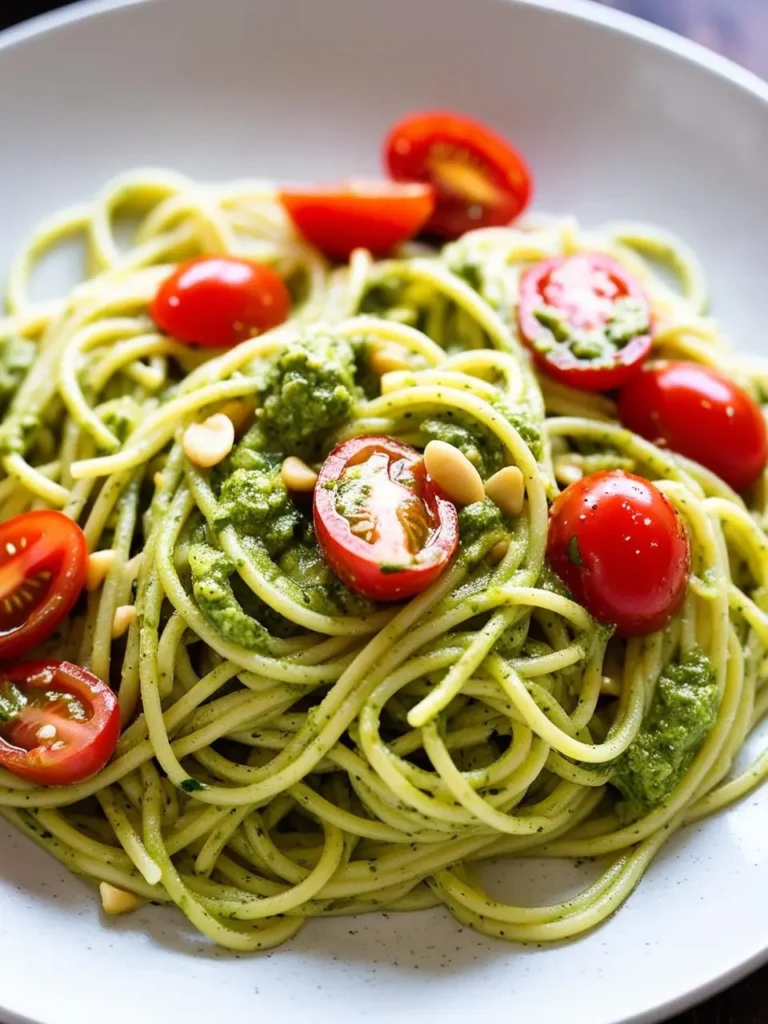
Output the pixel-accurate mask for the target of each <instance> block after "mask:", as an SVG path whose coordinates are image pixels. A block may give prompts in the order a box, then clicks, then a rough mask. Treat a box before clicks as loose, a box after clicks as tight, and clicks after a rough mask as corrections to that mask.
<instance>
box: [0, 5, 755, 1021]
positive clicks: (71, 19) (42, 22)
mask: <svg viewBox="0 0 768 1024" xmlns="http://www.w3.org/2000/svg"><path fill="white" fill-rule="evenodd" d="M164 2H165V0H76V2H75V3H70V4H69V5H68V6H67V7H64V8H60V9H58V10H54V11H49V12H47V13H45V14H39V15H37V16H34V17H32V18H29V19H27V20H25V21H23V22H21V23H20V24H18V25H14V26H11V27H9V28H6V29H4V30H2V31H0V60H2V55H3V53H5V52H6V51H8V50H11V49H13V48H15V47H16V46H19V45H23V44H24V43H26V42H28V41H30V40H33V39H35V38H37V37H40V36H44V35H47V34H49V33H55V32H57V31H59V30H60V29H62V28H64V27H65V26H68V25H75V24H77V23H79V22H81V21H87V20H88V19H90V18H93V17H98V16H100V15H102V14H108V13H109V12H112V11H116V10H120V9H127V8H130V7H139V6H141V5H149V4H161V3H164ZM357 2H363V0H357ZM368 2H379V0H368ZM432 2H434V3H439V2H440V0H432ZM443 2H453V3H471V2H472V0H443ZM492 2H495V3H506V4H510V5H512V6H518V7H529V8H535V9H539V10H542V11H549V12H552V13H554V14H558V15H561V16H564V17H567V18H571V19H573V20H574V21H580V22H586V23H588V24H592V25H597V26H600V27H602V28H606V29H608V30H609V31H611V32H614V33H615V34H617V35H622V36H625V37H630V38H633V39H639V40H640V41H641V42H643V43H645V44H646V45H647V46H649V47H651V48H654V49H660V50H663V51H665V52H666V53H669V54H671V55H673V56H676V57H678V58H680V59H682V60H684V61H686V62H688V63H691V64H695V65H698V66H699V67H700V68H702V69H703V70H705V71H706V72H708V73H710V74H711V75H714V76H715V77H717V78H719V79H721V80H723V81H725V82H728V83H729V84H731V85H734V86H736V87H737V88H739V89H740V90H741V91H742V92H744V93H747V94H748V95H750V96H752V97H754V98H755V99H756V100H758V101H761V102H762V104H764V105H765V108H766V118H768V81H766V80H765V79H763V78H762V77H761V76H760V75H758V74H756V73H755V72H753V71H750V70H748V69H747V68H745V67H743V66H741V65H740V64H738V63H736V62H735V61H734V60H731V59H730V58H728V57H725V56H722V55H721V54H718V53H715V52H714V51H713V50H710V49H709V48H708V47H706V46H704V45H703V44H701V43H698V42H695V41H694V40H691V39H687V38H686V37H685V36H681V35H678V34H677V33H676V32H673V31H671V30H670V29H667V28H664V27H662V26H660V25H655V24H653V23H651V22H648V21H644V20H643V19H642V18H640V17H637V16H635V15H633V14H629V13H627V12H625V11H620V10H617V9H615V8H613V7H605V6H603V5H602V4H598V3H595V2H593V0H492ZM767 962H768V939H767V940H766V944H765V946H764V947H763V948H762V949H759V950H758V951H757V952H755V953H754V954H753V955H752V956H750V957H748V958H747V959H746V960H742V961H739V962H737V963H734V964H731V965H730V966H728V967H726V968H724V970H722V971H721V972H719V973H718V974H716V975H714V976H713V977H712V978H710V979H709V980H708V981H707V982H704V983H702V984H700V985H698V986H697V987H696V988H694V989H690V990H689V991H687V992H684V993H682V994H680V995H679V996H674V997H672V998H670V999H666V1000H664V1001H662V1002H660V1003H657V1004H656V1005H654V1006H652V1007H649V1008H648V1009H646V1010H642V1011H641V1012H640V1013H638V1014H634V1015H632V1016H631V1017H625V1018H622V1020H621V1021H617V1022H616V1024H654V1022H658V1021H662V1020H666V1019H668V1018H669V1017H670V1016H672V1015H673V1014H674V1015H676V1014H679V1013H682V1012H684V1011H685V1010H687V1009H689V1008H691V1007H693V1006H696V1005H698V1004H700V1003H701V1002H704V1001H705V1000H707V999H709V998H711V997H712V996H714V995H717V994H718V993H719V992H722V991H723V990H725V989H726V988H729V987H730V986H732V985H734V984H736V983H738V982H739V981H741V980H743V979H744V978H745V977H747V976H748V975H750V974H752V973H753V972H755V971H757V970H758V969H759V968H760V967H762V966H764V965H765V964H766V963H767ZM0 1021H2V1024H39V1022H37V1021H35V1020H34V1019H33V1018H31V1017H27V1016H25V1015H21V1014H18V1013H17V1012H16V1011H14V1010H11V1009H10V1008H8V1007H5V1006H3V1005H2V1003H0Z"/></svg>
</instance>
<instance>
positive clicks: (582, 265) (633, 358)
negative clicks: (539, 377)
mask: <svg viewBox="0 0 768 1024" xmlns="http://www.w3.org/2000/svg"><path fill="white" fill-rule="evenodd" d="M518 323H519V327H520V334H521V336H522V338H523V341H524V342H525V343H526V344H527V345H528V347H529V348H530V349H531V351H532V352H533V355H534V359H535V360H536V362H537V364H538V365H539V366H540V367H541V369H542V370H543V371H544V372H545V373H547V374H548V375H549V376H551V377H554V378H555V379H557V380H560V381H562V382H563V383H564V384H568V385H569V386H570V387H573V388H579V389H581V390H583V391H611V390H613V389H614V388H618V387H621V385H622V384H624V383H625V382H626V381H627V380H629V379H630V378H631V377H632V376H633V375H634V374H635V373H637V371H638V370H639V368H640V365H641V364H642V362H643V360H644V359H645V358H646V357H647V355H648V353H649V352H650V349H651V342H652V321H651V308H650V303H649V301H648V296H647V295H646V294H645V292H644V291H643V289H642V287H641V286H640V284H639V283H638V282H637V281H636V280H635V279H634V278H633V277H632V275H631V274H629V273H628V271H627V270H625V269H624V267H623V266H622V265H621V264H620V263H619V262H618V261H617V260H614V259H612V258H611V257H610V256H606V255H605V254H604V253H577V254H576V255H573V256H556V257H554V258H553V259H549V260H544V261H543V262H541V263H536V264H535V265H534V266H532V267H530V268H529V269H528V270H526V271H525V272H524V273H523V275H522V278H521V280H520V305H519V309H518Z"/></svg>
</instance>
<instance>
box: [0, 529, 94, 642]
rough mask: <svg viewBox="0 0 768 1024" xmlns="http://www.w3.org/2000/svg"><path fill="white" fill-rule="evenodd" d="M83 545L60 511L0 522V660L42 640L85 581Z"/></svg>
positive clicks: (82, 538) (85, 549)
mask: <svg viewBox="0 0 768 1024" xmlns="http://www.w3.org/2000/svg"><path fill="white" fill-rule="evenodd" d="M87 561H88V546H87V544H86V541H85V536H84V534H83V531H82V530H81V529H80V527H79V526H78V525H77V524H76V523H74V522H72V520H71V519H69V518H68V517H67V516H65V515H64V514H63V513H62V512H55V511H42V510H41V511H39V512H27V513H25V514H23V515H20V516H15V517H14V518H13V519H8V520H7V521H6V522H4V523H0V658H17V657H19V656H20V655H22V654H26V652H27V651H29V650H31V649H32V647H34V646H35V644H37V643H39V642H40V641H41V640H44V639H45V638H46V637H47V636H50V634H51V633H53V631H54V630H55V629H56V627H57V626H58V624H59V623H60V622H61V620H62V619H63V618H65V617H66V616H67V615H68V614H69V613H70V611H71V610H72V608H73V606H74V604H75V601H77V599H78V597H79V596H80V592H81V590H82V589H83V584H84V583H85V570H86V566H87Z"/></svg>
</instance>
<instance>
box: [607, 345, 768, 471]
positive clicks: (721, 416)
mask: <svg viewBox="0 0 768 1024" xmlns="http://www.w3.org/2000/svg"><path fill="white" fill-rule="evenodd" d="M619 416H620V417H621V422H622V423H623V424H624V426H625V427H628V428H629V429H630V430H633V431H634V432H635V433H636V434H640V436H641V437H645V438H647V440H649V441H654V442H655V443H656V444H659V445H663V446H665V447H668V448H671V449H672V450H673V451H676V452H679V453H680V454H681V455H685V456H686V457H687V458H689V459H693V460H694V461H695V462H700V463H701V465H702V466H706V467H707V468H708V469H711V470H712V472H713V473H717V475H718V476H719V477H720V478H721V479H723V480H725V482H726V483H727V484H730V486H731V487H733V488H734V489H735V490H737V491H743V490H744V489H745V488H747V487H749V485H750V484H752V483H754V482H755V480H756V479H757V478H758V477H759V476H760V474H761V473H762V472H763V469H764V468H765V463H766V458H767V457H768V441H766V429H765V420H764V419H763V414H762V412H761V411H760V407H759V405H758V404H757V402H755V401H754V399H753V398H751V397H750V396H749V395H748V394H747V393H746V391H743V390H742V389H741V388H740V387H738V386H737V385H736V384H734V383H733V381H732V380H729V379H728V378H727V377H726V376H724V375H723V374H722V373H719V372H718V371H717V370H713V369H711V368H710V367H708V366H700V365H699V364H698V363H678V362H658V363H652V364H650V365H648V366H646V367H644V368H643V370H642V371H641V372H640V373H638V374H637V376H636V377H634V378H633V379H632V380H631V381H630V382H629V383H628V384H625V386H624V387H623V388H622V390H621V393H620V394H619Z"/></svg>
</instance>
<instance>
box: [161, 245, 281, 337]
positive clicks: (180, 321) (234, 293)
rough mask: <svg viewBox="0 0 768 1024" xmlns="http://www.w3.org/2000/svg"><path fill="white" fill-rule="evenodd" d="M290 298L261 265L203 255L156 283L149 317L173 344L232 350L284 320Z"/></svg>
mask: <svg viewBox="0 0 768 1024" xmlns="http://www.w3.org/2000/svg"><path fill="white" fill-rule="evenodd" d="M290 309H291V296H290V293H289V291H288V288H287V287H286V284H285V282H284V281H283V279H282V277H280V275H279V274H278V273H277V271H275V270H273V269H272V268H271V267H268V266H266V265H264V264H262V263H256V262H254V261H253V260H247V259H241V258H239V257H234V256H203V257H199V258H197V259H193V260H188V261H187V262H186V263H183V264H181V266H180V267H178V268H177V269H176V270H175V271H174V272H173V273H172V274H171V275H170V277H168V278H167V279H166V280H165V281H164V282H163V283H162V284H161V285H160V288H159V289H158V291H157V294H156V295H155V297H154V299H153V300H152V303H151V304H150V310H149V311H150V315H151V316H152V319H153V320H154V321H155V323H156V324H157V326H158V327H159V328H160V330H161V331H164V332H165V333H166V334H170V335H171V336H172V337H174V338H176V339H177V340H178V341H183V342H187V343H189V344H192V345H203V346H206V347H210V348H231V347H232V346H233V345H238V344H239V343H240V342H241V341H245V340H246V339H248V338H251V337H253V336H254V335H255V334H258V333H261V332H263V331H268V330H270V329H271V328H273V327H277V326H279V325H280V324H281V323H283V321H284V320H286V319H287V317H288V314H289V313H290Z"/></svg>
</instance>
